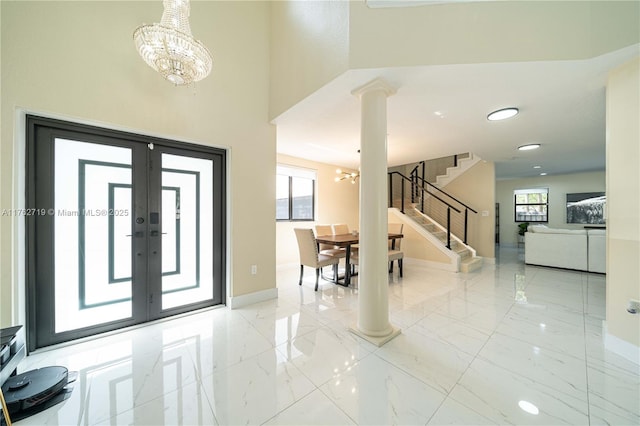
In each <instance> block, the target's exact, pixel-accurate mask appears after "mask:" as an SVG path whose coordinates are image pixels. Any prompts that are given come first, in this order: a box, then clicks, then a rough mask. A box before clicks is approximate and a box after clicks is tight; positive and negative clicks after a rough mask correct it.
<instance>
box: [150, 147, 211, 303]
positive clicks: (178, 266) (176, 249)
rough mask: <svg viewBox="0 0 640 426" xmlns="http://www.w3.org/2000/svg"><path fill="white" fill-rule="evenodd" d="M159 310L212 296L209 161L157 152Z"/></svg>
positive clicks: (207, 298) (208, 298)
mask: <svg viewBox="0 0 640 426" xmlns="http://www.w3.org/2000/svg"><path fill="white" fill-rule="evenodd" d="M161 207H162V214H161V217H162V309H163V310H165V309H170V308H175V307H177V306H182V305H187V304H191V303H197V302H201V301H204V300H210V299H212V298H213V162H212V161H211V160H208V159H202V158H192V157H186V156H180V155H172V154H165V153H163V154H162V206H161Z"/></svg>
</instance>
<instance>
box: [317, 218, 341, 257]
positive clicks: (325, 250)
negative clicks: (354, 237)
mask: <svg viewBox="0 0 640 426" xmlns="http://www.w3.org/2000/svg"><path fill="white" fill-rule="evenodd" d="M316 235H317V236H318V237H321V236H325V235H333V230H332V229H331V225H316ZM318 250H319V252H320V254H326V255H327V256H337V257H340V258H342V257H344V256H345V250H344V248H340V247H336V246H333V245H331V244H319V245H318Z"/></svg>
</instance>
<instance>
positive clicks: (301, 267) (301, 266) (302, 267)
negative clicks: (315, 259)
mask: <svg viewBox="0 0 640 426" xmlns="http://www.w3.org/2000/svg"><path fill="white" fill-rule="evenodd" d="M303 269H304V265H300V281H299V282H298V285H302V270H303Z"/></svg>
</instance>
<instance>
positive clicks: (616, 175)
mask: <svg viewBox="0 0 640 426" xmlns="http://www.w3.org/2000/svg"><path fill="white" fill-rule="evenodd" d="M638 117H640V58H637V59H635V60H633V61H631V62H630V63H628V64H626V65H624V66H622V67H620V68H618V69H617V70H615V71H613V72H612V73H611V74H610V75H609V80H608V84H607V215H608V218H607V234H608V238H607V329H608V332H609V333H610V334H612V335H614V336H616V337H618V338H620V339H622V340H624V341H626V342H629V343H631V344H633V345H635V346H636V357H637V353H638V351H640V315H637V314H636V315H631V314H629V313H627V311H626V308H627V303H628V301H629V299H635V300H640V262H639V261H638V259H640V197H639V194H640V170H639V169H638V164H640V128H639V126H640V123H639V120H638ZM636 361H637V358H636Z"/></svg>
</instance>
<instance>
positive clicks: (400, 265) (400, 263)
mask: <svg viewBox="0 0 640 426" xmlns="http://www.w3.org/2000/svg"><path fill="white" fill-rule="evenodd" d="M398 268H399V269H400V278H402V259H398Z"/></svg>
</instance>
